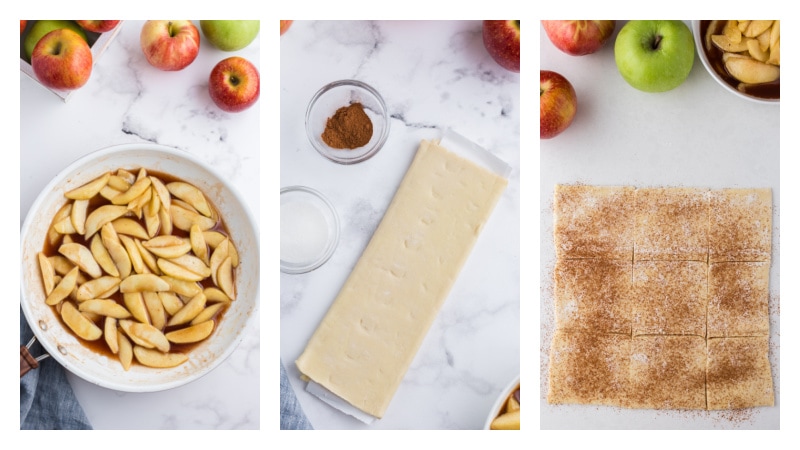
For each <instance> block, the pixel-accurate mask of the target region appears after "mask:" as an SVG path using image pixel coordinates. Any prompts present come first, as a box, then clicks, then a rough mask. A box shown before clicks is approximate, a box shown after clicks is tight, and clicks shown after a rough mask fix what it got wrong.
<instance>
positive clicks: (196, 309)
mask: <svg viewBox="0 0 800 450" xmlns="http://www.w3.org/2000/svg"><path fill="white" fill-rule="evenodd" d="M205 307H206V296H205V294H203V293H202V292H201V293H199V294H197V295H195V296H194V297H192V299H191V300H189V302H188V303H186V304H185V305H184V306H183V308H181V309H180V310H179V311H178V312H176V313H175V315H173V316H172V317H171V318H170V319H169V322H167V326H170V327H171V326H174V325H183V324H185V323H189V322H191V321H192V320H194V318H195V317H197V315H198V314H200V313H201V312H202V311H203V309H205Z"/></svg>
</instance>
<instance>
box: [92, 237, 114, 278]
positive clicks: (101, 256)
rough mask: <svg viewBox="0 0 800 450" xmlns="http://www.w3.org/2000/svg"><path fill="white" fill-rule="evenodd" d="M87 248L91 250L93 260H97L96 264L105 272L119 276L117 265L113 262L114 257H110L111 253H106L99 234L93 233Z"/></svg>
mask: <svg viewBox="0 0 800 450" xmlns="http://www.w3.org/2000/svg"><path fill="white" fill-rule="evenodd" d="M89 250H90V251H91V252H92V256H94V260H95V261H97V264H98V265H99V266H100V268H101V269H103V271H104V272H105V273H107V274H109V275H111V276H113V277H117V278H119V269H117V265H116V264H114V258H112V257H111V254H110V253H108V249H107V248H106V247H105V245H103V238H102V237H101V235H99V234H97V233H95V235H94V236H92V241H91V242H90V243H89Z"/></svg>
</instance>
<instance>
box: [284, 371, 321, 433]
mask: <svg viewBox="0 0 800 450" xmlns="http://www.w3.org/2000/svg"><path fill="white" fill-rule="evenodd" d="M313 429H314V428H313V427H312V426H311V422H309V421H308V418H306V415H305V413H304V412H303V408H302V407H301V406H300V402H298V401H297V396H296V395H295V393H294V389H292V384H291V383H289V377H288V376H287V375H286V369H284V367H283V361H281V430H313Z"/></svg>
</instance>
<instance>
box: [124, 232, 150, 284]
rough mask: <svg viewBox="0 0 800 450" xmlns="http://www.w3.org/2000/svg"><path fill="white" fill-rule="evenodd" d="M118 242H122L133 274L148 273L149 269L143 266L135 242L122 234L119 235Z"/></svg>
mask: <svg viewBox="0 0 800 450" xmlns="http://www.w3.org/2000/svg"><path fill="white" fill-rule="evenodd" d="M119 240H120V242H122V245H123V246H124V247H125V251H126V252H127V253H128V258H130V261H131V268H132V269H133V272H135V273H138V274H144V273H150V269H149V268H147V266H146V265H145V263H144V260H143V259H142V254H141V253H140V252H139V247H137V246H136V241H134V240H133V238H131V237H128V236H125V235H124V234H120V235H119ZM128 278H130V277H128Z"/></svg>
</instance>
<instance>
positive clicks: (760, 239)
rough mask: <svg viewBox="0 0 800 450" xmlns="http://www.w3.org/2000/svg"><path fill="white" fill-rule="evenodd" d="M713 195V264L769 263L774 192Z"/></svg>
mask: <svg viewBox="0 0 800 450" xmlns="http://www.w3.org/2000/svg"><path fill="white" fill-rule="evenodd" d="M709 194H710V195H709V233H708V239H709V260H710V262H718V261H769V260H770V253H771V251H772V191H771V190H770V189H720V190H712V191H711V192H710V193H709Z"/></svg>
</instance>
